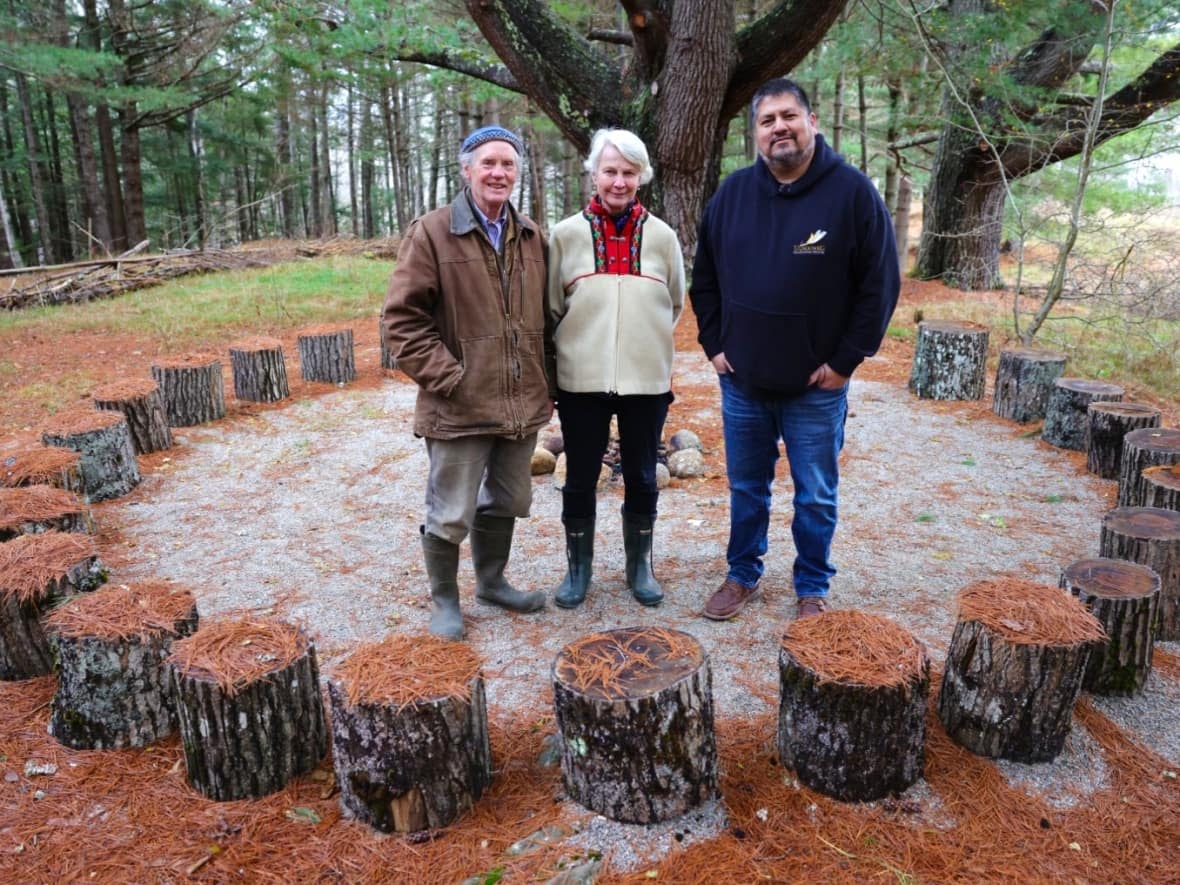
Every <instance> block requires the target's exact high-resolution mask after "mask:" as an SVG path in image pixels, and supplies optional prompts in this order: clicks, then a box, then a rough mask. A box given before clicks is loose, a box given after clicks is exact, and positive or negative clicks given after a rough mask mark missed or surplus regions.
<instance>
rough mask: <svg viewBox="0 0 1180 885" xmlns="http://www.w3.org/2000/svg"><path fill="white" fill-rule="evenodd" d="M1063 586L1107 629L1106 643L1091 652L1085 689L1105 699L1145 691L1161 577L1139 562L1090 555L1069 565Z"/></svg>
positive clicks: (1157, 615) (1158, 603) (1063, 577)
mask: <svg viewBox="0 0 1180 885" xmlns="http://www.w3.org/2000/svg"><path fill="white" fill-rule="evenodd" d="M1061 586H1062V587H1063V588H1064V589H1066V590H1068V591H1069V592H1070V593H1072V594H1073V595H1074V596H1076V597H1077V598H1078V599H1080V600H1081V601H1082V602H1083V603H1085V605H1086V608H1088V609H1089V610H1090V613H1091V614H1092V615H1094V617H1096V618H1097V619H1098V621H1099V622H1100V623H1101V624H1102V629H1103V630H1105V631H1106V640H1105V641H1104V642H1102V643H1100V644H1097V645H1095V646H1094V648H1093V649H1091V651H1090V663H1089V665H1088V666H1087V667H1086V675H1085V678H1084V680H1083V682H1082V685H1083V687H1084V688H1085V689H1086V690H1087V691H1092V692H1094V693H1095V694H1104V695H1133V694H1138V693H1139V692H1141V691H1143V686H1144V685H1145V684H1146V682H1147V675H1148V674H1149V673H1150V672H1151V656H1152V651H1153V650H1154V648H1155V623H1156V620H1157V619H1158V618H1159V607H1160V576H1159V575H1157V574H1156V573H1155V572H1154V571H1153V570H1152V569H1150V568H1148V567H1147V566H1145V565H1139V564H1138V563H1134V562H1126V561H1124V560H1120V559H1105V558H1102V557H1093V558H1089V559H1079V560H1077V561H1076V562H1074V563H1072V564H1070V565H1069V567H1067V568H1066V569H1065V570H1064V571H1063V572H1062V573H1061Z"/></svg>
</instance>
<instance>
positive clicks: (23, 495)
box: [0, 486, 94, 541]
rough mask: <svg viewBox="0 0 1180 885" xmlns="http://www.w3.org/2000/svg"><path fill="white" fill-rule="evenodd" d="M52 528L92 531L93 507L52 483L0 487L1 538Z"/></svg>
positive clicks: (57, 529)
mask: <svg viewBox="0 0 1180 885" xmlns="http://www.w3.org/2000/svg"><path fill="white" fill-rule="evenodd" d="M51 531H56V532H86V533H93V532H94V521H93V520H92V519H91V518H90V510H89V509H88V508H87V507H86V505H85V504H83V503H82V501H81V500H79V498H78V496H77V495H75V494H74V493H73V492H67V491H66V490H65V489H55V488H54V487H53V486H21V487H20V488H15V489H4V488H0V541H10V540H12V539H13V538H15V537H16V536H17V535H33V534H37V533H39V532H51Z"/></svg>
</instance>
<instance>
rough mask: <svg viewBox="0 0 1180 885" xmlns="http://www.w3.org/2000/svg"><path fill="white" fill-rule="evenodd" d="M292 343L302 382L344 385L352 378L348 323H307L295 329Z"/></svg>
mask: <svg viewBox="0 0 1180 885" xmlns="http://www.w3.org/2000/svg"><path fill="white" fill-rule="evenodd" d="M295 343H296V346H297V347H298V348H299V374H300V375H301V376H302V377H303V380H304V381H328V382H330V383H332V384H347V383H348V382H349V381H353V380H355V379H356V357H355V355H354V352H353V345H352V329H350V328H349V327H348V326H327V325H324V326H309V327H308V328H306V329H300V330H299V334H298V336H297V337H296V339H295Z"/></svg>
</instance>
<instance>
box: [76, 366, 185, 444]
mask: <svg viewBox="0 0 1180 885" xmlns="http://www.w3.org/2000/svg"><path fill="white" fill-rule="evenodd" d="M93 398H94V407H95V408H96V409H103V410H105V411H109V412H120V413H121V414H122V415H123V417H124V418H125V419H126V420H127V427H128V428H129V429H130V430H131V443H132V445H134V446H135V453H136V454H137V455H146V454H148V453H149V452H160V451H163V450H164V449H170V448H172V428H171V427H169V426H168V415H167V413H166V412H165V410H164V397H163V396H161V395H160V386H159V384H157V383H156V382H155V381H151V380H149V379H147V378H142V379H140V378H128V379H125V380H123V381H115V382H113V383H111V384H107V385H104V386H103V387H100V388H98V389H97V390H95V391H94V393H93Z"/></svg>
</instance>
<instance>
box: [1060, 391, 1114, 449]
mask: <svg viewBox="0 0 1180 885" xmlns="http://www.w3.org/2000/svg"><path fill="white" fill-rule="evenodd" d="M1122 398H1123V389H1122V388H1121V387H1119V386H1118V385H1117V384H1107V383H1106V382H1105V381H1089V380H1087V379H1085V378H1058V379H1057V380H1056V381H1054V382H1053V389H1052V391H1051V392H1050V394H1049V404H1048V406H1046V408H1045V426H1044V427H1042V428H1041V439H1043V440H1044V441H1045V442H1047V443H1049V445H1052V446H1057V448H1059V449H1070V450H1071V451H1075V452H1084V451H1085V450H1086V416H1087V411H1086V410H1087V409H1088V408H1089V406H1090V403H1093V402H1118V401H1120V400H1122Z"/></svg>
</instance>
